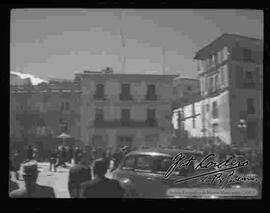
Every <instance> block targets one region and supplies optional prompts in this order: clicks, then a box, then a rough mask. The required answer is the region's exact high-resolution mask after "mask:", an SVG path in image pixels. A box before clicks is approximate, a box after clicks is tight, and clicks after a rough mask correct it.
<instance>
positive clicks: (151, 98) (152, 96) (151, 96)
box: [145, 94, 157, 101]
mask: <svg viewBox="0 0 270 213" xmlns="http://www.w3.org/2000/svg"><path fill="white" fill-rule="evenodd" d="M145 100H147V101H156V100H157V95H156V94H147V95H146V96H145Z"/></svg>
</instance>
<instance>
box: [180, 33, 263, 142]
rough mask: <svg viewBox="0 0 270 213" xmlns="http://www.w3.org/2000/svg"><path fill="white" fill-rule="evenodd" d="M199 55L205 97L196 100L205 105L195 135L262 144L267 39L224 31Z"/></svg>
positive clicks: (202, 107)
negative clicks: (264, 51) (264, 67)
mask: <svg viewBox="0 0 270 213" xmlns="http://www.w3.org/2000/svg"><path fill="white" fill-rule="evenodd" d="M195 59H196V60H197V61H198V75H199V79H200V88H201V100H200V101H199V102H197V103H195V104H197V105H201V113H200V117H201V127H200V128H201V129H198V130H197V131H195V132H194V131H193V135H197V136H201V134H202V133H203V136H205V137H214V138H218V139H219V140H218V141H224V142H225V143H227V144H232V145H236V146H245V145H247V146H252V147H258V146H260V145H262V116H263V115H262V78H263V41H262V40H259V39H254V38H249V37H245V36H240V35H234V34H223V35H222V36H220V37H219V38H217V39H216V40H215V41H213V42H212V43H211V44H209V45H207V46H206V47H204V48H202V49H201V50H199V51H198V52H197V54H196V56H195ZM187 107H189V106H187ZM187 107H186V108H187ZM178 111H181V110H180V109H179V110H176V111H175V113H177V112H178ZM190 119H192V117H190ZM190 119H186V120H185V121H186V122H189V120H190ZM191 129H192V128H189V129H186V130H188V131H189V132H192V131H191ZM195 133H196V134H195Z"/></svg>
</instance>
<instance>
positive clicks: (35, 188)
mask: <svg viewBox="0 0 270 213" xmlns="http://www.w3.org/2000/svg"><path fill="white" fill-rule="evenodd" d="M129 151H130V150H129V147H127V146H125V147H122V148H119V149H118V150H117V151H116V152H115V153H114V154H112V152H111V150H110V149H102V148H100V147H99V148H93V149H88V150H85V149H82V148H79V147H76V148H75V149H74V150H73V149H72V148H71V147H65V146H59V147H57V148H56V149H55V150H53V151H52V152H51V154H50V158H49V163H50V164H49V170H50V171H54V172H57V168H58V167H59V166H61V167H64V168H68V166H67V165H66V164H67V163H69V164H70V165H69V167H70V168H69V173H68V185H67V188H68V191H69V194H70V197H71V198H88V197H123V196H125V194H126V192H125V190H124V189H123V188H122V187H121V186H120V184H119V182H118V181H116V180H111V179H108V178H106V177H105V174H106V173H107V172H108V171H109V170H113V169H114V168H116V167H117V166H118V165H119V163H120V162H121V160H122V159H123V157H124V156H125V154H126V153H128V152H129ZM36 153H37V149H36V148H34V147H32V146H29V147H28V149H27V151H26V159H22V158H21V156H22V155H21V154H20V152H19V151H16V152H15V153H13V155H12V157H11V159H10V176H9V177H10V178H9V191H10V197H16V198H24V197H46V198H54V197H55V193H54V189H53V188H52V187H49V186H41V185H39V184H37V178H38V173H39V170H38V161H37V154H36ZM19 173H20V174H19ZM12 174H14V176H15V177H14V176H13V177H12ZM20 175H21V177H22V178H23V180H24V183H25V184H24V187H19V186H18V184H17V183H16V182H15V181H14V178H15V179H17V180H18V179H19V176H20Z"/></svg>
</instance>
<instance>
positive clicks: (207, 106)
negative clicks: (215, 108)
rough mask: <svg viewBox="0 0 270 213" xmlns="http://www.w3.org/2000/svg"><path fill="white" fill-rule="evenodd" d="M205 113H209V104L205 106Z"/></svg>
mask: <svg viewBox="0 0 270 213" xmlns="http://www.w3.org/2000/svg"><path fill="white" fill-rule="evenodd" d="M206 112H209V104H206Z"/></svg>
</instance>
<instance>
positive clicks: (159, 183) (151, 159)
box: [111, 149, 241, 199]
mask: <svg viewBox="0 0 270 213" xmlns="http://www.w3.org/2000/svg"><path fill="white" fill-rule="evenodd" d="M179 153H182V154H184V155H185V156H186V159H189V158H190V156H193V157H194V158H195V159H196V160H198V161H200V160H201V159H202V158H203V157H204V156H205V154H204V153H202V152H200V151H193V150H180V149H147V150H139V151H132V152H130V153H128V154H127V155H126V156H125V158H124V159H123V160H122V162H121V163H120V164H119V166H118V167H117V168H116V169H115V170H114V171H113V172H112V174H111V177H112V178H113V179H116V180H118V181H119V182H120V184H121V185H122V187H124V188H125V189H126V190H127V191H128V192H129V196H130V197H138V198H206V199H211V198H222V197H223V196H217V195H215V194H213V195H211V194H190V193H189V194H186V195H185V194H182V195H178V194H177V193H175V190H176V191H177V189H194V190H195V191H196V190H197V189H202V188H209V187H210V188H218V187H217V186H215V185H214V184H200V183H198V179H193V180H188V181H183V182H181V183H177V184H176V183H175V181H176V180H179V179H183V178H188V177H191V176H194V175H199V174H200V173H201V172H202V171H196V170H194V163H193V164H192V163H190V164H189V165H187V166H186V167H182V168H178V167H176V169H174V170H171V173H170V175H168V177H165V174H168V173H167V171H168V169H169V168H172V167H171V166H172V164H173V162H175V161H172V160H173V158H174V157H175V156H177V155H178V154H179ZM174 160H175V159H174ZM207 171H210V170H209V169H208V170H204V171H203V172H207ZM228 187H230V188H232V189H233V188H237V187H241V185H240V186H239V184H230V185H229V186H228ZM224 198H230V197H228V196H227V197H224Z"/></svg>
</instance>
